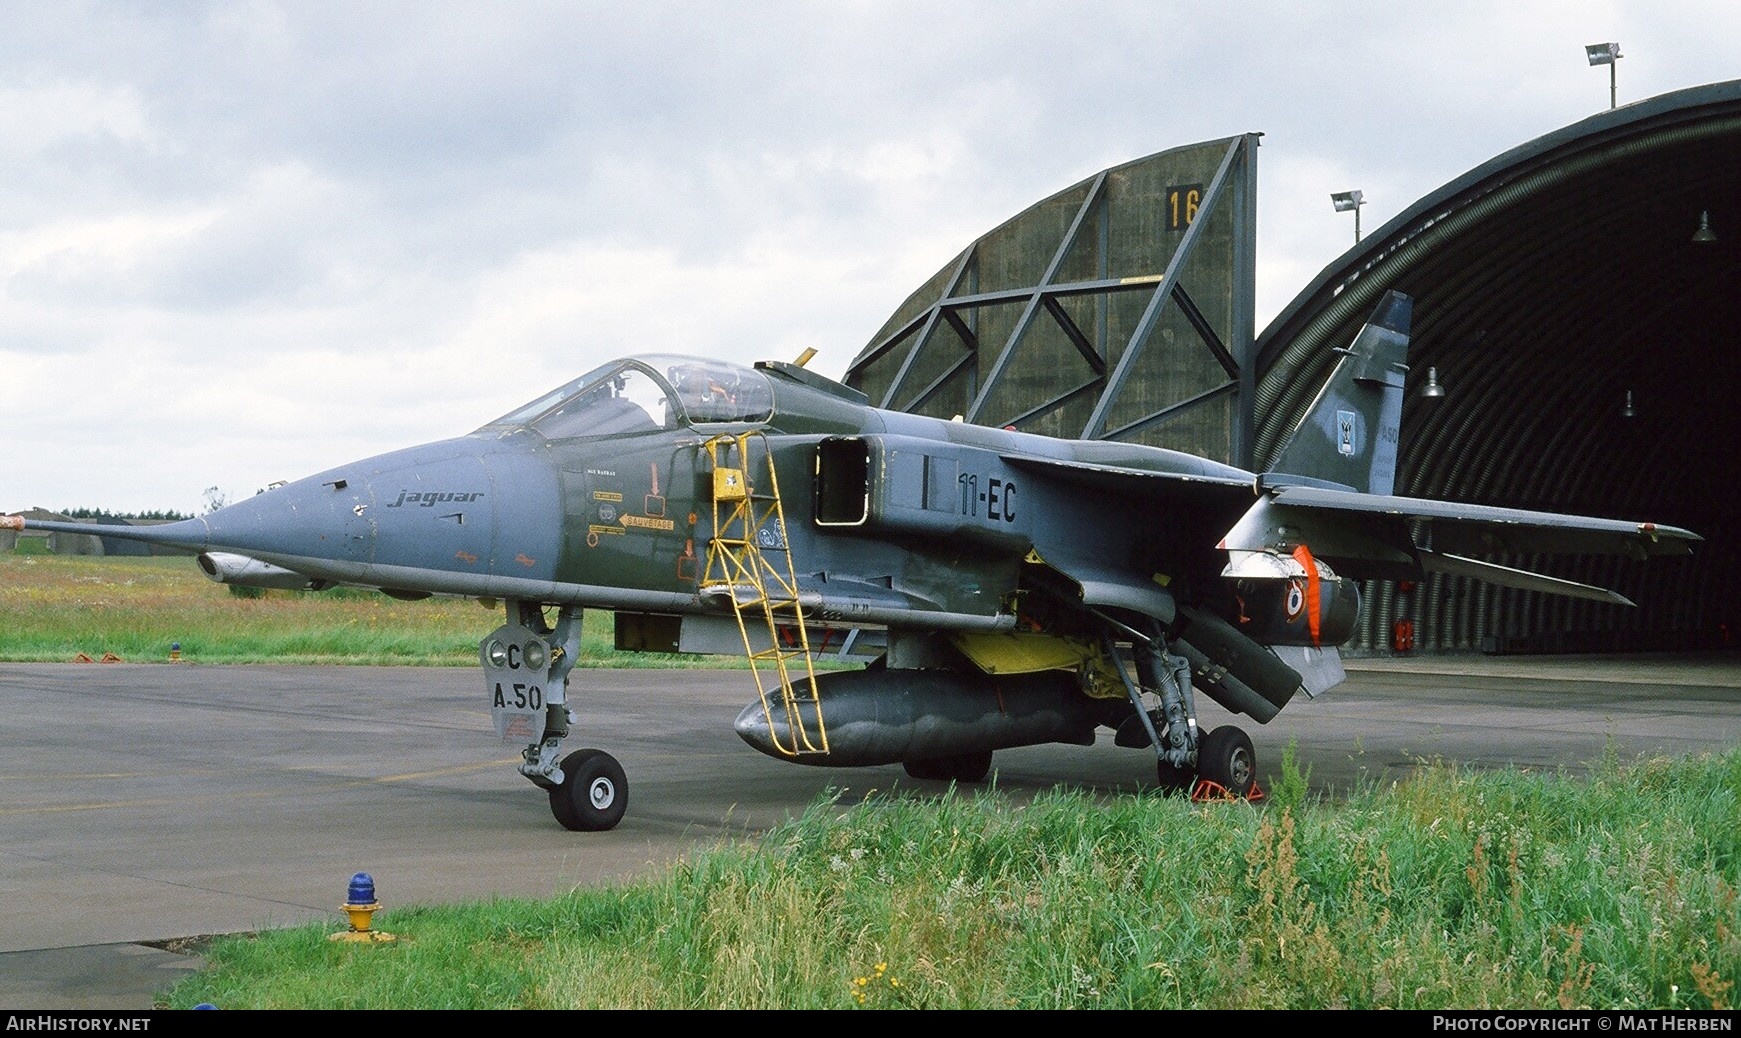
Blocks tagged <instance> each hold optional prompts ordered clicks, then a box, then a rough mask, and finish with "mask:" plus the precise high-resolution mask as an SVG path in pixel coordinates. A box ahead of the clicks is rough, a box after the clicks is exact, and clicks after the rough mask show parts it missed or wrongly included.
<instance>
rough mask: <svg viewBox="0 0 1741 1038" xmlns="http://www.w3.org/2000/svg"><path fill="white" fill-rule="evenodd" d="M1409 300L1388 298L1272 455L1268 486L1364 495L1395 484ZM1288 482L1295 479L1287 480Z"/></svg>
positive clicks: (1395, 294)
mask: <svg viewBox="0 0 1741 1038" xmlns="http://www.w3.org/2000/svg"><path fill="white" fill-rule="evenodd" d="M1413 309H1414V300H1413V299H1411V298H1410V297H1408V296H1406V295H1403V294H1402V293H1401V292H1397V291H1395V290H1392V291H1389V292H1386V293H1385V295H1384V298H1383V299H1381V300H1379V303H1378V306H1377V308H1375V309H1374V310H1373V311H1372V316H1371V317H1370V318H1368V319H1367V322H1366V324H1365V325H1364V326H1363V327H1362V328H1361V329H1360V333H1359V334H1358V335H1356V336H1355V337H1354V342H1353V344H1352V345H1351V346H1348V347H1346V348H1339V349H1337V350H1336V352H1337V353H1339V354H1341V355H1342V356H1341V358H1340V359H1339V360H1338V361H1337V362H1336V367H1335V368H1334V369H1333V370H1332V371H1331V372H1330V377H1329V378H1328V379H1326V380H1325V382H1324V386H1323V388H1322V389H1320V390H1319V391H1318V397H1317V399H1316V400H1313V401H1312V406H1311V407H1310V408H1308V409H1307V411H1306V416H1305V417H1304V418H1302V419H1301V420H1300V424H1299V425H1297V426H1295V427H1294V431H1293V432H1291V433H1289V434H1288V439H1287V441H1286V442H1285V443H1284V444H1283V445H1282V448H1281V450H1280V451H1279V452H1278V453H1277V454H1276V460H1275V464H1274V465H1272V466H1271V467H1270V470H1269V472H1268V473H1266V479H1265V482H1268V483H1272V484H1275V483H1288V482H1307V483H1318V484H1323V483H1331V484H1335V485H1338V486H1343V487H1348V488H1350V489H1353V490H1358V491H1362V492H1364V493H1368V494H1390V493H1392V492H1393V491H1394V488H1395V485H1396V448H1397V437H1398V434H1399V432H1400V431H1401V428H1402V387H1403V375H1404V374H1406V373H1407V372H1408V348H1409V316H1410V314H1411V312H1412V311H1413ZM1289 477H1294V478H1293V479H1290V478H1289Z"/></svg>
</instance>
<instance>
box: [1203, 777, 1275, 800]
mask: <svg viewBox="0 0 1741 1038" xmlns="http://www.w3.org/2000/svg"><path fill="white" fill-rule="evenodd" d="M1263 798H1264V792H1263V789H1262V788H1261V787H1259V786H1258V784H1257V783H1255V782H1253V783H1252V784H1251V792H1250V793H1248V794H1246V795H1245V796H1244V797H1239V796H1236V795H1235V794H1234V792H1233V790H1231V789H1228V788H1227V787H1226V786H1224V785H1222V784H1221V783H1219V782H1214V781H1211V780H1209V779H1206V778H1200V779H1198V780H1197V784H1196V785H1194V786H1192V787H1191V801H1192V803H1197V804H1225V803H1231V802H1232V801H1235V800H1241V799H1243V800H1245V801H1246V802H1248V803H1254V804H1255V803H1257V802H1258V801H1259V800H1262V799H1263Z"/></svg>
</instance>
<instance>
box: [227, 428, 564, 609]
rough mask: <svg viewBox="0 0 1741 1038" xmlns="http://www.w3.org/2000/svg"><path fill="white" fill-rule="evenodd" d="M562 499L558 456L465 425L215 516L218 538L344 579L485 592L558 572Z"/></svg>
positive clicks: (234, 548)
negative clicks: (450, 434) (471, 433)
mask: <svg viewBox="0 0 1741 1038" xmlns="http://www.w3.org/2000/svg"><path fill="white" fill-rule="evenodd" d="M561 514H562V505H561V498H560V492H559V488H558V486H557V480H556V477H555V475H554V474H553V473H552V471H551V470H550V466H549V464H548V462H547V461H546V460H545V459H544V458H543V457H542V456H540V455H538V454H537V453H535V452H533V451H529V450H525V449H522V446H521V445H518V444H516V443H513V442H504V441H500V440H496V439H491V438H482V437H460V438H458V439H453V440H442V441H438V442H435V443H429V444H424V445H422V446H418V447H411V448H407V449H405V450H400V451H394V452H392V453H389V454H382V455H377V456H375V457H372V458H366V459H363V460H361V461H356V462H352V463H350V464H347V465H341V466H338V467H337V468H333V469H328V470H327V471H325V472H322V473H318V474H316V475H313V476H309V477H307V478H306V479H300V480H297V481H296V482H294V483H290V484H287V485H284V486H281V487H277V488H275V489H272V490H268V491H265V492H264V493H261V494H258V495H255V496H254V497H253V498H250V499H248V500H246V501H242V502H239V503H237V504H235V505H231V506H230V507H228V508H224V509H220V510H219V511H217V512H213V513H212V514H211V515H209V516H206V517H205V521H206V523H207V525H208V526H209V527H210V531H211V532H210V537H209V541H208V543H209V544H210V546H212V547H214V548H222V549H226V550H231V551H236V552H239V553H242V554H246V555H248V556H250V557H253V558H258V559H262V560H265V561H268V562H271V563H274V564H276V565H280V566H283V567H286V568H289V569H293V570H295V571H297V572H299V573H306V574H309V575H311V576H319V577H323V578H326V579H331V580H337V581H342V582H346V583H361V584H373V585H375V586H377V587H387V588H405V589H415V590H423V591H435V592H452V593H460V594H470V593H485V592H486V591H487V589H488V585H489V581H490V580H492V579H493V578H495V577H500V576H512V577H514V578H527V579H534V580H548V579H550V577H551V576H552V575H553V574H554V572H555V567H556V564H557V561H558V558H559V555H560V546H561V523H560V521H559V520H560V517H561Z"/></svg>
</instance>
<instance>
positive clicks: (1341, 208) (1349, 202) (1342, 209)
mask: <svg viewBox="0 0 1741 1038" xmlns="http://www.w3.org/2000/svg"><path fill="white" fill-rule="evenodd" d="M1330 204H1331V205H1333V206H1335V207H1336V211H1337V212H1339V213H1346V212H1348V211H1349V210H1353V211H1354V242H1355V244H1359V243H1360V207H1361V206H1363V205H1365V204H1366V200H1365V199H1364V198H1362V197H1361V196H1360V192H1358V191H1338V192H1336V193H1335V194H1333V195H1331V196H1330Z"/></svg>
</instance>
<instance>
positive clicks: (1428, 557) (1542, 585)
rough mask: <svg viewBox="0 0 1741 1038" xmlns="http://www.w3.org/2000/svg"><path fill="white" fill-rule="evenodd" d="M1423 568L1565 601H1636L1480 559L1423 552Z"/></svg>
mask: <svg viewBox="0 0 1741 1038" xmlns="http://www.w3.org/2000/svg"><path fill="white" fill-rule="evenodd" d="M1421 568H1422V569H1424V570H1426V571H1427V572H1429V573H1449V574H1451V575H1452V576H1458V577H1474V578H1475V579H1476V580H1484V581H1486V582H1487V583H1489V584H1498V585H1499V586H1500V587H1514V588H1517V589H1518V590H1519V591H1541V592H1544V593H1546V594H1550V595H1562V596H1564V597H1566V598H1587V599H1589V600H1590V601H1592V602H1612V603H1614V604H1616V605H1623V606H1629V605H1632V604H1633V602H1632V600H1631V599H1630V598H1627V597H1626V596H1625V595H1622V594H1620V593H1619V592H1615V591H1609V590H1608V589H1607V588H1601V587H1596V586H1595V585H1593V584H1580V583H1578V582H1577V581H1575V580H1561V579H1560V578H1558V577H1548V576H1543V575H1542V574H1540V573H1530V572H1528V571H1527V570H1521V569H1512V568H1511V567H1510V566H1501V565H1499V564H1497V563H1493V562H1482V561H1480V560H1479V559H1466V558H1463V557H1462V556H1461V555H1439V554H1437V553H1435V552H1430V551H1423V552H1421Z"/></svg>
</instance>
